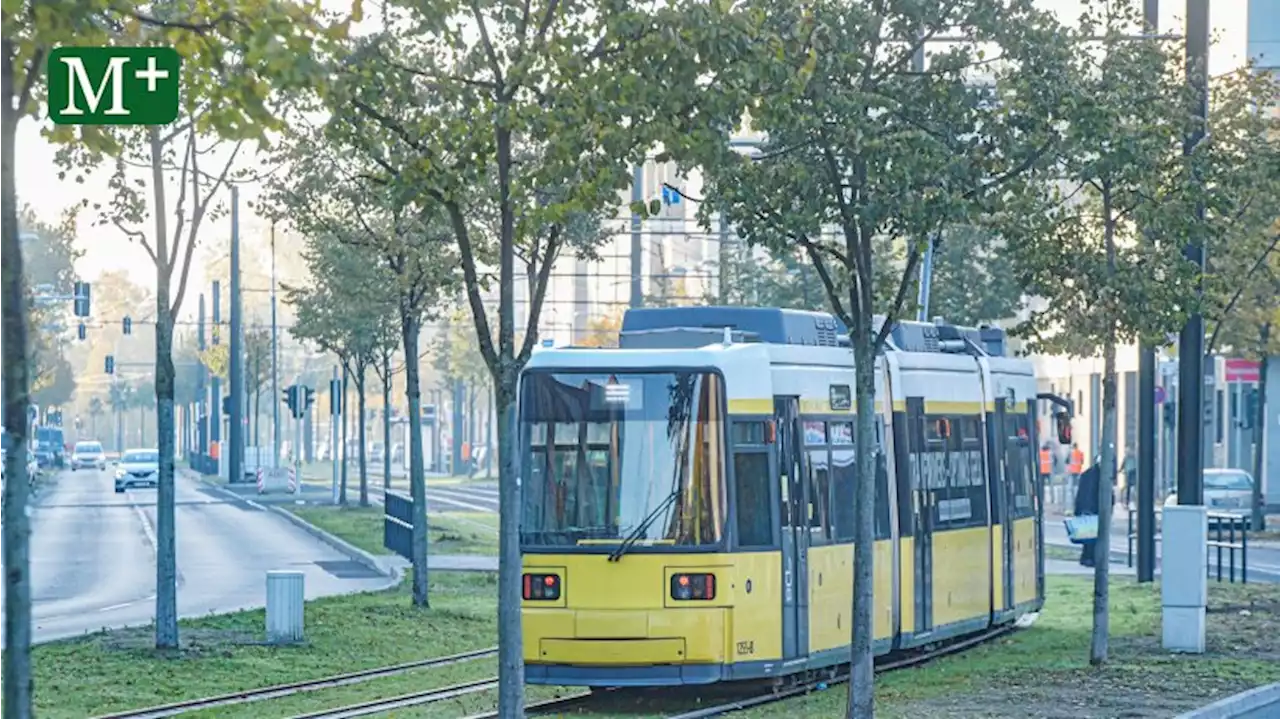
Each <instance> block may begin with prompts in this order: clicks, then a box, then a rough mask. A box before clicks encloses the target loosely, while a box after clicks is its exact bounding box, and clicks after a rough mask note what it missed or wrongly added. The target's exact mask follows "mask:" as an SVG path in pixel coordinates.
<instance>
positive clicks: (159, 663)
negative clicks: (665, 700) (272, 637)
mask: <svg viewBox="0 0 1280 719" xmlns="http://www.w3.org/2000/svg"><path fill="white" fill-rule="evenodd" d="M407 587H408V580H406V582H405V583H404V584H403V585H402V586H400V587H398V588H396V589H392V590H387V591H384V592H374V593H368V594H353V595H347V596H343V597H330V598H326V599H319V600H315V601H311V602H308V603H307V609H306V622H307V640H306V642H305V643H303V644H300V645H297V646H285V647H272V646H265V645H263V644H262V643H261V640H262V636H263V623H264V613H263V611H262V610H257V611H249V612H237V613H235V614H228V615H223V616H218V617H208V618H202V619H195V620H189V621H183V622H182V649H181V650H178V651H175V652H158V651H156V650H155V649H154V648H153V645H152V642H153V633H152V632H153V630H151V629H126V630H118V631H115V632H109V633H103V634H97V635H93V636H91V637H86V638H82V639H75V640H69V641H64V642H55V643H51V644H44V645H40V646H37V647H35V648H34V650H33V651H32V663H33V666H34V674H35V683H36V695H35V701H36V713H37V715H38V716H41V717H54V718H60V717H66V718H67V719H84V718H85V717H90V716H95V715H99V714H105V713H108V712H114V711H122V710H125V709H134V708H141V707H147V706H154V705H156V704H163V703H167V702H172V701H178V700H181V699H190V698H197V697H204V696H210V695H214V694H222V693H226V692H230V691H237V690H244V689H252V688H256V687H262V686H268V685H273V684H280V683H284V682H293V681H301V680H306V679H317V678H320V677H324V676H328V675H331V674H338V673H343V672H350V671H355V670H359V669H366V668H371V667H378V666H385V665H388V664H394V663H398V662H405V661H412V660H416V659H424V658H429V657H434V656H443V655H447V654H454V653H457V652H462V651H467V650H471V649H478V648H482V647H487V646H492V645H494V644H495V643H496V636H497V635H496V628H495V619H496V614H497V580H496V577H494V576H492V575H489V574H469V573H467V574H464V573H445V572H436V573H433V574H432V576H431V602H432V607H431V608H430V609H417V608H414V607H412V606H411V605H410V601H409V599H410V598H409V593H408V591H407ZM492 673H493V663H492V662H489V663H487V664H485V663H484V662H483V660H482V661H480V662H477V663H476V664H475V665H474V666H469V665H456V666H453V667H449V668H447V669H441V670H439V671H436V670H428V671H426V672H420V673H415V674H410V675H404V676H402V677H396V678H395V679H396V681H397V682H403V686H407V687H410V688H407V689H404V691H413V690H415V689H418V690H420V689H424V688H431V687H432V686H439V685H441V684H448V683H456V682H459V681H464V680H466V679H474V678H480V677H482V676H485V675H489V676H491V675H492ZM381 681H383V682H389V681H390V680H389V679H388V680H381ZM381 686H382V687H383V689H386V687H387V686H392V687H395V686H398V685H394V684H393V685H381ZM401 688H403V687H401ZM369 691H374V692H377V691H379V682H370V683H369V685H368V686H367V687H364V688H361V687H358V686H352V687H344V688H342V691H339V690H329V691H328V692H320V693H317V695H316V696H315V697H293V698H289V699H288V700H287V701H288V703H285V701H284V700H272V701H268V702H261V703H255V704H251V705H248V706H246V707H245V708H244V709H243V711H237V712H235V713H232V712H231V711H230V710H229V709H227V708H219V709H216V710H210V711H208V712H205V713H203V714H201V715H200V716H203V717H208V718H210V719H211V718H212V717H215V716H217V717H245V718H246V719H248V718H249V717H262V718H264V719H265V718H266V717H273V716H292V715H293V714H296V713H298V711H301V710H303V709H305V708H307V707H312V708H313V709H314V708H321V707H324V706H336V705H339V704H345V703H350V702H352V701H359V700H360V699H361V698H362V697H363V698H367V697H369V696H372V695H366V694H365V692H369ZM395 691H398V689H396V690H395ZM342 692H347V693H346V694H343V693H342ZM321 694H324V695H327V698H328V699H327V700H328V701H329V702H331V703H321V704H317V703H316V702H322V701H326V699H325V697H322V696H320V695H321Z"/></svg>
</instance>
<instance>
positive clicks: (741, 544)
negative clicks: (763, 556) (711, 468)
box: [729, 418, 780, 551]
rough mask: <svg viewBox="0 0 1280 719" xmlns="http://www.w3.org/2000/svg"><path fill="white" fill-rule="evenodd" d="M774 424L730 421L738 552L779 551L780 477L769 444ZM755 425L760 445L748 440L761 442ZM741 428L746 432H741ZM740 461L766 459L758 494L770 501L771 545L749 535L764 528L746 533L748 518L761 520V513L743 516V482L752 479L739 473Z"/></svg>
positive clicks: (768, 530) (767, 528)
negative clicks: (769, 431) (776, 485)
mask: <svg viewBox="0 0 1280 719" xmlns="http://www.w3.org/2000/svg"><path fill="white" fill-rule="evenodd" d="M769 421H770V420H768V419H765V418H761V419H736V418H734V419H730V422H729V424H730V429H729V432H730V438H731V439H732V444H731V447H730V456H729V464H730V466H731V467H732V470H731V471H732V473H733V474H732V479H733V511H734V518H733V523H732V527H733V541H734V546H735V547H737V548H738V549H742V550H746V551H768V550H774V549H777V548H778V546H779V542H778V531H779V524H780V522H779V519H780V518H779V515H778V511H779V510H778V497H777V495H776V494H775V493H774V489H773V488H774V485H775V484H777V476H776V472H775V471H774V467H775V464H774V461H773V458H772V453H773V447H772V446H771V445H770V444H769V443H768V442H767V440H768V423H769ZM752 425H756V426H758V427H759V429H760V432H759V434H758V439H759V440H760V441H759V442H751V441H747V440H751V439H755V438H757V434H756V433H755V432H754V431H752V430H750V429H748V428H749V427H751V426H752ZM740 426H741V428H742V429H740ZM740 457H750V458H752V459H753V460H754V459H756V458H763V459H764V470H765V471H764V473H763V475H761V476H760V480H759V482H760V484H759V486H757V487H756V488H755V489H756V490H757V494H758V493H763V495H764V497H765V498H766V500H767V504H766V508H767V511H766V512H765V513H764V515H763V516H764V517H765V523H764V525H763V526H764V529H765V532H766V533H767V535H768V539H767V541H765V542H764V543H760V542H758V541H755V540H756V539H758V537H748V535H749V534H751V533H752V532H754V531H755V530H758V529H759V528H760V527H753V528H749V529H750V530H751V531H749V532H744V531H743V529H744V527H743V520H744V518H746V517H748V516H753V517H757V518H758V517H759V516H761V513H760V512H758V511H757V512H743V511H742V510H743V506H742V497H743V496H744V493H743V491H742V484H741V483H742V482H743V480H744V479H746V478H750V474H749V473H745V472H740V471H738V469H739V468H738V459H739V458H740Z"/></svg>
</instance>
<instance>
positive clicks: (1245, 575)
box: [1128, 509, 1249, 584]
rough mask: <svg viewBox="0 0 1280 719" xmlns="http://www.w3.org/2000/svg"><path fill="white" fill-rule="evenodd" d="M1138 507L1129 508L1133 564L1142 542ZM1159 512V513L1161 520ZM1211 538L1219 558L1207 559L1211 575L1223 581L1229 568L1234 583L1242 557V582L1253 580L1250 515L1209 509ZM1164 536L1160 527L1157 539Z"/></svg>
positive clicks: (1130, 557)
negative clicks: (1139, 540) (1224, 559)
mask: <svg viewBox="0 0 1280 719" xmlns="http://www.w3.org/2000/svg"><path fill="white" fill-rule="evenodd" d="M1137 515H1138V513H1137V511H1136V510H1133V509H1130V510H1129V531H1128V540H1129V551H1128V564H1129V566H1130V567H1132V566H1133V554H1134V547H1135V546H1136V545H1137V542H1138V521H1137ZM1159 516H1160V515H1159V513H1157V514H1156V518H1157V521H1158V520H1159ZM1208 518H1209V538H1208V541H1207V542H1206V544H1207V545H1208V547H1209V552H1210V554H1211V555H1213V556H1215V561H1213V562H1207V563H1206V565H1207V566H1206V567H1205V571H1206V572H1208V574H1209V576H1211V577H1215V578H1216V579H1217V581H1219V582H1221V581H1222V577H1223V571H1224V569H1225V571H1226V576H1227V581H1228V582H1230V583H1234V582H1235V581H1236V564H1237V561H1236V560H1237V558H1238V559H1239V568H1240V582H1241V583H1242V584H1243V583H1247V582H1248V581H1249V572H1248V566H1249V533H1248V531H1246V528H1247V527H1248V526H1249V518H1248V517H1245V516H1243V515H1239V514H1231V513H1230V512H1209V514H1208ZM1160 539H1161V534H1160V531H1159V527H1157V528H1156V542H1159V541H1160ZM1224 554H1225V555H1226V563H1225V565H1224V563H1223V555H1224Z"/></svg>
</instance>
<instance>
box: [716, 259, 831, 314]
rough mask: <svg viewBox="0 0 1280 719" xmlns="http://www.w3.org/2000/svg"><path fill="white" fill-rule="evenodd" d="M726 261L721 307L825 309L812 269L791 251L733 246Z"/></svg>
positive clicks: (826, 304)
mask: <svg viewBox="0 0 1280 719" xmlns="http://www.w3.org/2000/svg"><path fill="white" fill-rule="evenodd" d="M726 259H727V262H726V263H725V264H724V265H723V266H722V269H721V275H720V294H719V297H718V298H716V299H717V301H719V302H720V303H721V304H725V305H746V306H755V307H784V308H787V309H793V310H824V309H826V308H827V306H828V303H827V296H826V294H825V293H824V292H823V291H822V288H821V287H819V286H817V278H816V275H815V273H814V271H813V268H812V267H810V266H809V263H808V261H807V260H805V259H804V258H803V257H802V255H801V253H799V252H797V251H796V250H794V249H791V248H788V249H782V250H780V251H778V252H769V251H768V250H767V249H766V248H762V247H750V246H746V247H735V248H733V250H731V251H729V252H728V257H727V258H726ZM707 301H708V302H710V301H711V298H708V299H707Z"/></svg>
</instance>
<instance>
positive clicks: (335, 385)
mask: <svg viewBox="0 0 1280 719" xmlns="http://www.w3.org/2000/svg"><path fill="white" fill-rule="evenodd" d="M344 399H346V398H345V397H343V396H342V380H340V379H338V368H337V366H335V367H334V368H333V379H331V380H329V434H330V435H331V436H332V439H331V440H330V441H329V450H330V451H329V453H330V455H331V456H332V458H333V504H334V506H337V504H338V442H340V441H342V440H341V439H340V438H339V436H338V425H339V424H340V423H341V422H342V413H343V412H344V411H345V410H346V408H345V407H343V406H342V400H344Z"/></svg>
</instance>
